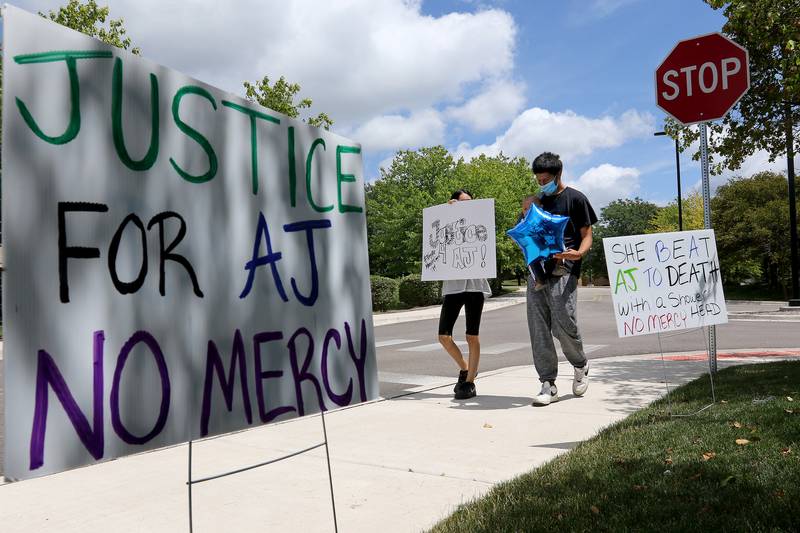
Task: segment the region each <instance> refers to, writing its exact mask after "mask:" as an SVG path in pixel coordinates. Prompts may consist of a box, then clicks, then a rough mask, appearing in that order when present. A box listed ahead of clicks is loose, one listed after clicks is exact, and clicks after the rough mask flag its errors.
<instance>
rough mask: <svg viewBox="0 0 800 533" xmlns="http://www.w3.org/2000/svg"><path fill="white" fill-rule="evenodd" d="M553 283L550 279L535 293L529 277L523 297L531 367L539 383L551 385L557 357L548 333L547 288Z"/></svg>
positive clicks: (556, 373) (556, 367)
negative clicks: (532, 366)
mask: <svg viewBox="0 0 800 533" xmlns="http://www.w3.org/2000/svg"><path fill="white" fill-rule="evenodd" d="M554 281H555V280H554V279H552V278H551V279H548V280H546V282H545V283H546V285H547V287H545V289H543V290H540V291H537V290H535V284H534V281H533V280H532V279H531V277H530V276H529V277H528V289H527V292H526V295H525V296H526V310H527V316H528V332H529V333H530V337H531V351H532V352H533V365H534V367H535V368H536V373H537V374H538V375H539V381H542V382H544V381H550V382H551V383H554V382H555V379H556V376H557V375H558V357H557V356H556V347H555V344H554V343H553V336H552V334H551V333H550V305H549V302H548V297H547V296H548V294H549V287H550V285H551V284H552V283H553V282H554Z"/></svg>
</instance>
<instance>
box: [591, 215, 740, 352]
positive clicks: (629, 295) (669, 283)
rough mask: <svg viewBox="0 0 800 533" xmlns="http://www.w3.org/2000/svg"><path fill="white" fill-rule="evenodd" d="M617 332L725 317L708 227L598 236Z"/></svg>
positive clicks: (714, 246)
mask: <svg viewBox="0 0 800 533" xmlns="http://www.w3.org/2000/svg"><path fill="white" fill-rule="evenodd" d="M603 248H604V250H605V254H606V266H607V267H608V277H609V281H610V283H611V294H612V299H613V303H614V317H615V319H616V322H617V335H619V336H620V337H632V336H635V335H647V334H650V333H664V332H667V331H673V330H678V329H688V328H698V327H704V326H712V325H715V324H724V323H726V322H727V321H728V310H727V308H726V307H725V296H724V294H723V293H722V276H721V275H720V269H719V258H718V257H717V244H716V241H715V240H714V230H710V229H706V230H696V231H680V232H674V233H653V234H650V235H631V236H627V237H613V238H606V239H603Z"/></svg>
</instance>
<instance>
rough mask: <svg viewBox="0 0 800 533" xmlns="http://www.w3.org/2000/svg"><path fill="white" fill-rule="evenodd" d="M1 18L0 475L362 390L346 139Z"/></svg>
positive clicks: (359, 262) (40, 24) (247, 422)
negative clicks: (0, 442) (0, 365)
mask: <svg viewBox="0 0 800 533" xmlns="http://www.w3.org/2000/svg"><path fill="white" fill-rule="evenodd" d="M3 18H4V43H3V45H4V46H3V52H4V61H3V68H4V76H3V82H4V87H3V97H4V101H3V143H2V146H3V151H2V158H3V160H2V168H3V181H2V198H3V245H4V249H5V252H6V265H5V266H6V270H5V272H4V280H3V288H4V294H3V297H4V301H3V308H4V320H5V323H4V329H3V333H4V337H5V339H4V340H5V346H4V356H5V394H6V397H5V410H6V413H5V431H6V435H5V444H6V448H5V451H6V456H5V461H4V465H5V470H6V471H5V475H6V476H7V477H9V478H12V479H22V478H28V477H32V476H38V475H42V474H46V473H51V472H57V471H60V470H63V469H66V468H70V467H74V466H78V465H83V464H89V463H93V462H96V461H101V460H105V459H110V458H114V457H119V456H122V455H126V454H131V453H136V452H141V451H143V450H147V449H152V448H156V447H160V446H165V445H168V444H173V443H178V442H183V441H187V440H189V439H196V438H200V437H204V436H207V435H213V434H219V433H223V432H228V431H232V430H237V429H240V428H246V427H250V426H254V425H257V424H262V423H267V422H270V421H273V420H280V419H285V418H289V417H295V416H302V415H305V414H309V413H314V412H318V411H320V410H327V409H331V408H335V407H339V406H344V405H349V404H352V403H356V402H362V401H365V400H369V399H371V398H374V397H375V396H376V395H377V394H378V385H377V375H376V365H375V352H374V350H375V348H374V339H373V331H372V308H371V303H370V289H369V266H368V257H367V246H366V242H367V241H366V227H365V219H364V183H363V172H362V161H361V154H360V152H361V149H360V146H359V145H358V144H357V143H354V142H352V141H350V140H347V139H345V138H342V137H340V136H338V135H335V134H333V133H329V132H327V131H323V130H320V129H317V128H314V127H311V126H308V125H307V124H304V123H303V122H301V121H299V120H294V119H290V118H288V117H286V116H284V115H280V114H278V113H275V112H273V111H271V110H268V109H265V108H262V107H260V106H258V105H256V104H253V103H251V102H248V101H245V100H243V99H241V98H238V97H236V96H233V95H231V94H227V93H224V92H222V91H220V90H218V89H215V88H214V87H211V86H209V85H206V84H204V83H202V82H199V81H197V80H194V79H192V78H189V77H187V76H184V75H182V74H180V73H178V72H175V71H173V70H170V69H167V68H165V67H163V66H160V65H157V64H155V63H152V62H150V61H148V60H146V59H142V58H139V57H136V56H133V55H131V54H129V53H127V52H125V51H123V50H119V49H117V48H112V47H109V46H106V45H104V44H102V43H100V42H99V41H97V40H94V39H91V38H89V37H86V36H85V35H82V34H80V33H77V32H75V31H72V30H69V29H66V28H63V27H61V26H58V25H56V24H54V23H52V22H50V21H48V20H46V19H44V18H42V17H39V16H35V15H31V14H28V13H26V12H24V11H21V10H19V9H16V8H13V7H7V8H5V9H4V11H3Z"/></svg>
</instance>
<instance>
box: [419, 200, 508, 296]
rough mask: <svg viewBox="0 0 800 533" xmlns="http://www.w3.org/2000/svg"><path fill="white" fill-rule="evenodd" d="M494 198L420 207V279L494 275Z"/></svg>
mask: <svg viewBox="0 0 800 533" xmlns="http://www.w3.org/2000/svg"><path fill="white" fill-rule="evenodd" d="M495 242H496V236H495V226H494V198H488V199H482V200H469V201H466V202H455V203H453V204H442V205H435V206H433V207H428V208H426V209H423V210H422V281H434V280H444V279H474V278H487V279H488V278H496V277H497V250H496V249H495Z"/></svg>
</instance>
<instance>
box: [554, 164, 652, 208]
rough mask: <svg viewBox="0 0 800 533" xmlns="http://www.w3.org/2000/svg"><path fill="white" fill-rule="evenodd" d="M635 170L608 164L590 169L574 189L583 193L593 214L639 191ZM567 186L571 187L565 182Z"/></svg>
mask: <svg viewBox="0 0 800 533" xmlns="http://www.w3.org/2000/svg"><path fill="white" fill-rule="evenodd" d="M640 174H641V172H640V171H639V170H638V169H636V168H631V167H618V166H614V165H611V164H608V163H603V164H602V165H599V166H596V167H592V168H590V169H589V170H587V171H586V172H584V173H583V174H581V177H580V178H578V180H577V181H576V182H575V183H574V186H575V188H576V189H578V190H579V191H581V192H582V193H584V194H585V195H586V196H587V197H588V198H589V201H590V202H591V204H592V207H594V209H595V212H597V213H599V212H600V209H602V208H603V207H605V206H607V205H608V204H609V203H610V202H612V201H614V200H617V199H619V198H632V197H633V196H635V195H636V191H638V189H639V175H640ZM566 184H567V185H572V184H571V183H569V182H567V183H566Z"/></svg>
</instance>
